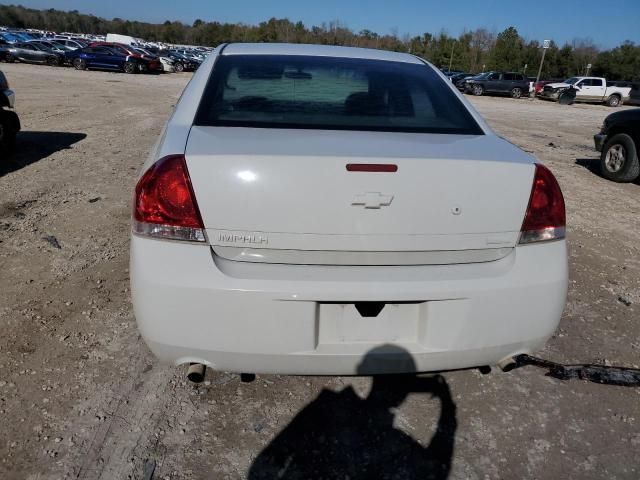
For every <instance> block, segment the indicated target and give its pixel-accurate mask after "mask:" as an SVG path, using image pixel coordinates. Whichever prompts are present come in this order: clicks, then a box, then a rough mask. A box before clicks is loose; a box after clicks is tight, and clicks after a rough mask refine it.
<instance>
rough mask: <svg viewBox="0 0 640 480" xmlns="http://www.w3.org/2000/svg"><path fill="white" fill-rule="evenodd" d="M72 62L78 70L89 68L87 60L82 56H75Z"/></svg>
mask: <svg viewBox="0 0 640 480" xmlns="http://www.w3.org/2000/svg"><path fill="white" fill-rule="evenodd" d="M72 63H73V68H75V69H76V70H86V69H87V62H86V61H84V60H83V59H82V58H74V59H73V62H72Z"/></svg>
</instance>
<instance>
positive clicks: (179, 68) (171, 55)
mask: <svg viewBox="0 0 640 480" xmlns="http://www.w3.org/2000/svg"><path fill="white" fill-rule="evenodd" d="M158 55H159V56H160V58H163V57H164V58H168V59H170V60H172V61H173V64H174V68H175V71H176V72H193V71H195V70H197V69H198V67H199V66H200V64H199V63H198V62H196V61H194V60H190V59H188V58H187V57H185V56H184V55H180V54H179V53H177V52H174V51H172V50H160V51H159V52H158Z"/></svg>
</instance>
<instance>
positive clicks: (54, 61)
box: [47, 57, 60, 67]
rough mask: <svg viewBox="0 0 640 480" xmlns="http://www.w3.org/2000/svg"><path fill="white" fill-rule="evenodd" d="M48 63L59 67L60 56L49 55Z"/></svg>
mask: <svg viewBox="0 0 640 480" xmlns="http://www.w3.org/2000/svg"><path fill="white" fill-rule="evenodd" d="M47 65H49V66H50V67H57V66H58V65H60V59H59V58H58V57H49V58H47Z"/></svg>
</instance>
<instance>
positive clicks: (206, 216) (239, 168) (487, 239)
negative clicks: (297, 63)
mask: <svg viewBox="0 0 640 480" xmlns="http://www.w3.org/2000/svg"><path fill="white" fill-rule="evenodd" d="M186 159H187V166H188V169H189V172H190V176H191V181H192V183H193V188H194V191H195V194H196V198H197V201H198V205H199V208H200V212H201V214H202V218H203V221H204V225H205V228H206V229H207V234H208V238H209V242H210V244H211V245H212V248H213V250H214V252H215V253H216V254H217V255H219V256H222V257H224V258H228V259H233V260H241V261H252V262H271V263H296V264H332V265H336V264H337V265H341V264H351V265H368V264H372V265H397V264H443V263H444V264H448V263H469V262H482V261H491V260H496V259H498V258H502V257H504V256H505V255H507V254H508V252H509V251H510V250H511V249H512V248H513V247H514V246H515V244H516V243H517V241H518V236H519V232H520V227H521V225H522V220H523V217H524V212H525V210H526V207H527V203H528V200H529V194H530V191H531V182H532V179H533V174H534V168H533V160H532V158H531V157H530V156H528V155H526V154H525V153H524V152H522V151H520V150H519V149H517V148H516V147H515V146H513V145H511V144H509V143H508V142H506V141H504V140H502V139H500V138H498V137H496V136H494V135H481V136H460V135H442V134H414V133H387V132H353V131H351V132H349V131H323V130H291V129H251V128H230V127H193V128H192V129H191V133H190V136H189V140H188V145H187V148H186ZM350 164H352V165H353V164H356V165H361V164H368V165H370V164H374V165H381V164H383V165H392V166H397V171H389V172H369V171H348V169H347V165H350Z"/></svg>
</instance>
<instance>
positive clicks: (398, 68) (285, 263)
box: [130, 44, 568, 374]
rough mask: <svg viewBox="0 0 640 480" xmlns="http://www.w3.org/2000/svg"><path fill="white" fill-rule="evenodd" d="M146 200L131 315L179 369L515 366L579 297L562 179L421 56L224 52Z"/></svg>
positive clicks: (142, 199) (170, 129) (166, 148)
mask: <svg viewBox="0 0 640 480" xmlns="http://www.w3.org/2000/svg"><path fill="white" fill-rule="evenodd" d="M134 203H135V205H134V213H133V234H132V238H131V269H130V270H131V290H132V295H133V305H134V310H135V315H136V318H137V322H138V326H139V329H140V331H141V333H142V335H143V337H144V339H145V340H146V342H147V344H148V345H149V347H150V348H151V350H152V351H153V352H154V353H155V355H156V356H157V357H158V358H159V359H160V360H162V361H165V362H170V363H173V364H189V363H196V364H203V365H207V366H210V367H213V368H214V369H217V370H225V371H234V372H246V373H281V374H355V373H359V374H371V373H394V372H395V373H398V372H408V371H436V370H449V369H458V368H470V367H478V366H491V365H502V366H504V365H505V364H506V363H509V362H510V359H511V358H512V357H513V356H514V355H517V354H520V353H531V352H533V351H535V350H537V349H539V348H540V347H542V346H543V345H544V343H545V341H546V340H547V339H548V338H549V337H550V336H551V335H552V334H553V332H554V330H555V329H556V327H557V325H558V322H559V320H560V316H561V314H562V311H563V308H564V304H565V300H566V293H567V283H568V281H567V271H568V267H567V247H566V242H565V208H564V200H563V197H562V193H561V191H560V188H559V187H558V183H557V182H556V180H555V178H554V177H553V175H552V174H551V172H550V171H549V170H548V169H547V168H546V167H544V166H542V165H541V164H539V163H536V161H535V159H534V158H532V157H531V156H530V155H528V154H526V153H524V152H523V151H522V150H520V149H518V148H517V147H515V146H514V145H512V144H510V143H509V142H507V141H505V140H503V139H501V138H500V137H498V136H497V135H496V134H495V133H494V132H493V131H492V130H491V129H490V128H489V127H488V126H487V124H486V123H485V122H484V120H483V119H482V118H481V117H480V116H479V115H478V113H477V112H476V111H475V110H474V109H473V107H472V106H471V105H470V104H468V103H467V101H466V100H465V99H464V98H463V97H462V96H461V95H460V94H459V93H458V92H457V90H456V89H455V87H454V86H453V85H451V83H450V82H448V81H447V80H446V78H445V77H444V76H443V75H442V74H441V73H440V72H439V71H438V70H437V69H435V68H434V67H433V66H432V65H430V64H429V63H427V62H425V61H424V60H422V59H420V58H417V57H415V56H412V55H409V54H404V53H394V52H386V51H377V50H367V49H359V48H345V47H333V46H316V45H287V44H229V45H223V46H220V47H219V48H217V49H216V50H215V51H214V52H213V53H212V54H211V55H210V56H209V57H208V58H207V60H206V61H205V63H204V64H203V65H202V67H201V68H200V69H199V70H198V71H197V72H196V74H195V75H194V77H193V79H192V80H191V82H190V83H189V85H188V86H187V87H186V89H185V91H184V93H183V95H182V97H181V99H180V101H179V102H178V104H177V106H176V108H175V111H174V112H173V114H172V116H171V118H170V119H169V121H168V123H167V125H166V127H165V129H164V131H163V132H162V135H161V137H160V139H159V141H158V143H157V144H156V146H155V148H154V150H153V152H152V154H151V157H150V158H149V160H148V161H147V162H146V163H145V165H144V167H143V172H142V174H141V177H140V179H139V181H138V184H137V186H136V191H135V202H134ZM399 352H400V353H399ZM402 352H404V353H402ZM365 356H366V362H365V361H363V359H364V358H365Z"/></svg>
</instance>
